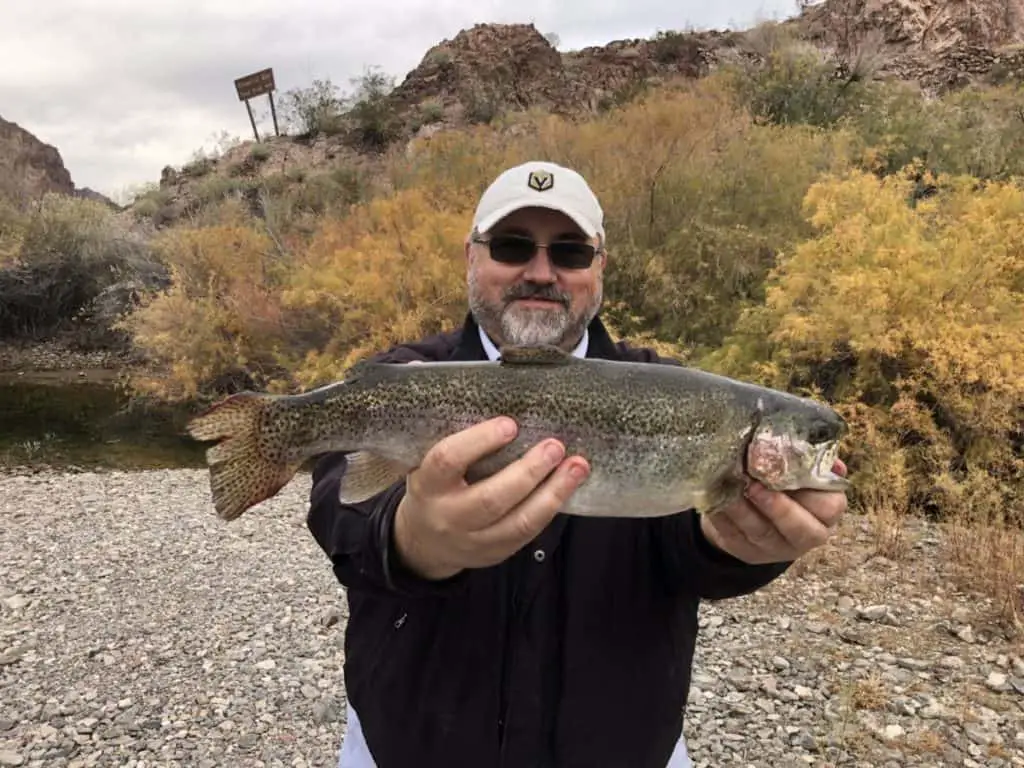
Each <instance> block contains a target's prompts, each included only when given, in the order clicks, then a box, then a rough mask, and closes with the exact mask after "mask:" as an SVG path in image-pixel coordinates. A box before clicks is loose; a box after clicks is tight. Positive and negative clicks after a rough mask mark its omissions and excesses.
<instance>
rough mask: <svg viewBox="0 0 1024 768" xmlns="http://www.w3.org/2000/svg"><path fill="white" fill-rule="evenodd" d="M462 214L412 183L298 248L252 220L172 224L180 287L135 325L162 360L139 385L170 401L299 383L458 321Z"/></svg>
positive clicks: (172, 259)
mask: <svg viewBox="0 0 1024 768" xmlns="http://www.w3.org/2000/svg"><path fill="white" fill-rule="evenodd" d="M465 215H466V212H465V211H458V212H452V211H447V210H442V209H440V208H438V207H437V206H436V204H435V203H434V202H433V201H431V200H430V199H429V197H428V196H426V195H425V194H424V193H423V192H417V191H407V192H403V193H400V194H398V195H396V196H394V197H391V198H384V199H379V200H376V201H373V202H371V203H369V204H367V205H365V206H362V207H360V208H358V209H356V210H355V211H354V212H353V213H352V214H351V215H350V216H347V217H340V218H339V217H328V218H324V219H323V220H322V222H321V225H320V227H319V228H318V230H317V231H316V232H315V234H314V236H313V237H312V239H311V241H310V242H309V244H308V247H307V248H306V250H305V252H304V253H303V254H301V256H300V257H298V258H296V259H295V260H292V259H287V258H283V257H282V254H281V253H280V251H278V250H277V248H276V247H275V244H274V242H273V241H272V240H271V239H270V238H269V237H268V236H267V235H266V234H263V233H260V232H257V231H256V230H255V229H254V228H251V227H247V226H230V227H229V226H224V227H207V228H202V229H196V230H181V231H172V232H169V233H167V234H166V235H164V236H163V237H161V238H160V239H159V240H158V241H157V246H156V247H157V248H158V250H159V252H160V253H161V254H162V256H163V258H164V259H165V260H166V261H167V262H168V264H169V265H170V268H171V270H172V273H173V277H174V282H173V286H172V287H171V288H170V289H169V290H168V291H166V292H164V293H162V294H161V295H159V296H158V297H156V298H154V299H153V300H152V301H149V302H147V303H146V305H145V306H143V307H142V308H141V309H139V310H138V311H137V312H135V313H134V314H133V315H132V316H131V318H129V320H128V321H127V323H126V326H127V327H128V328H130V330H131V332H132V335H133V338H134V340H135V343H136V345H137V346H138V347H139V348H140V349H141V350H142V351H143V352H144V353H146V354H147V355H148V356H149V357H150V358H151V359H152V360H153V361H154V362H155V363H156V364H157V370H158V371H159V373H157V374H156V375H153V376H141V377H139V378H137V379H136V381H135V387H136V388H137V390H138V391H139V392H144V393H147V394H152V395H156V396H158V397H160V398H163V399H169V400H181V399H190V398H196V397H203V396H206V395H209V394H217V393H221V392H225V391H231V390H235V389H238V388H243V387H259V388H266V389H270V390H273V391H294V390H295V389H296V388H297V387H308V386H312V385H315V384H318V383H323V382H325V381H327V380H329V379H331V378H332V377H337V376H340V375H341V374H342V373H343V371H344V369H345V368H347V367H348V366H349V365H350V364H351V363H352V362H354V361H355V360H357V359H359V358H360V357H362V356H365V355H366V354H368V353H370V352H372V351H374V350H376V349H379V348H381V347H382V346H387V345H388V344H391V343H394V342H397V341H399V340H405V339H409V338H414V337H417V336H420V335H422V334H425V333H429V332H432V331H435V330H438V329H441V328H444V327H449V326H450V325H451V324H452V323H454V322H457V321H458V320H461V317H462V313H463V312H464V311H465V309H464V307H465V299H464V295H463V283H462V281H463V279H464V261H463V259H462V255H461V251H460V248H461V242H462V238H463V237H464V235H465V232H464V226H465V224H464V220H465Z"/></svg>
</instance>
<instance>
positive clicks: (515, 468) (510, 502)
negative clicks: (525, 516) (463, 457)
mask: <svg viewBox="0 0 1024 768" xmlns="http://www.w3.org/2000/svg"><path fill="white" fill-rule="evenodd" d="M564 457H565V447H564V446H563V445H562V444H561V443H560V442H559V441H557V440H544V441H542V442H541V443H538V444H537V445H535V446H533V447H532V448H530V450H529V451H527V452H526V453H525V454H524V455H523V457H522V458H521V459H519V460H518V461H514V462H512V463H511V464H510V465H509V466H507V467H505V468H504V469H502V470H501V471H500V472H497V473H495V474H493V475H491V476H490V477H488V478H485V479H483V480H480V481H479V482H476V483H474V484H473V485H472V486H471V487H470V488H469V489H468V490H467V491H466V492H465V493H464V494H463V495H462V497H461V499H460V502H459V503H460V506H461V505H462V504H463V503H465V505H466V508H467V510H466V513H465V515H464V516H460V517H462V521H461V522H462V524H463V525H464V526H465V527H466V528H468V529H470V530H479V529H481V528H486V527H487V526H489V525H492V524H494V523H496V522H497V521H498V520H500V519H501V518H502V517H504V516H505V514H506V513H507V512H508V511H509V510H510V509H511V508H512V507H514V506H516V505H517V504H519V503H520V502H522V501H523V499H525V498H526V497H527V496H529V495H530V494H531V493H532V492H533V491H534V490H535V489H536V488H537V486H539V485H540V483H541V482H543V481H544V478H546V477H547V476H548V475H550V474H551V472H552V471H553V470H554V469H555V467H557V466H558V463H559V462H560V461H561V460H562V459H563V458H564Z"/></svg>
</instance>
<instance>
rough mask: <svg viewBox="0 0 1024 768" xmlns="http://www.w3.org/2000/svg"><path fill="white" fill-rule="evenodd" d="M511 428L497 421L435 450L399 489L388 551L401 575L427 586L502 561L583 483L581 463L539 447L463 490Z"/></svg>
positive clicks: (548, 443)
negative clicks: (394, 553) (393, 551)
mask: <svg viewBox="0 0 1024 768" xmlns="http://www.w3.org/2000/svg"><path fill="white" fill-rule="evenodd" d="M516 433H517V426H516V423H515V421H513V420H512V419H509V418H504V417H502V418H496V419H490V420H488V421H485V422H482V423H480V424H476V425H474V426H472V427H469V428H467V429H464V430H462V431H461V432H458V433H456V434H454V435H450V436H449V437H447V438H445V439H444V440H442V441H440V442H439V443H437V445H435V446H434V447H433V448H432V449H431V450H430V451H429V452H428V453H427V455H426V456H424V458H423V461H422V462H421V464H420V466H419V467H417V468H416V469H415V470H413V471H412V472H411V473H410V474H409V476H408V481H407V483H406V493H405V497H404V498H403V499H402V501H401V502H399V505H398V511H397V513H396V516H395V531H394V535H395V546H396V548H397V550H398V552H399V554H400V555H401V557H402V560H403V562H404V563H405V565H406V567H407V568H409V569H410V570H412V571H414V572H416V573H418V574H420V575H421V576H424V577H426V578H430V579H442V578H446V577H449V576H453V575H455V574H456V573H458V572H459V571H461V570H463V569H465V568H481V567H485V566H489V565H494V564H496V563H499V562H501V561H502V560H505V559H506V558H508V557H509V556H510V555H512V554H514V553H515V552H516V551H518V550H519V549H520V548H522V547H523V546H525V545H526V544H527V543H529V542H530V540H531V539H533V538H534V537H536V536H537V535H538V534H539V533H540V532H541V531H542V530H544V528H545V527H546V526H547V524H548V523H549V522H551V520H552V518H554V516H555V515H556V514H557V512H558V510H559V509H560V508H561V507H562V506H563V505H564V504H565V502H566V500H567V499H568V498H569V496H570V495H571V494H572V493H573V491H575V490H576V488H577V487H579V484H580V483H581V482H582V481H583V479H584V478H585V477H586V476H587V473H588V472H589V466H588V464H587V462H586V460H585V459H583V458H581V457H578V456H574V457H571V458H569V459H565V447H564V446H563V445H562V444H561V443H560V442H558V441H557V440H544V441H542V442H541V443H538V444H537V445H535V446H533V447H532V448H531V449H530V450H529V451H528V452H527V453H526V455H524V456H523V457H522V458H521V459H519V460H518V461H516V462H513V463H512V464H511V465H510V466H508V467H505V469H503V470H502V471H501V472H498V473H497V474H495V475H492V476H491V477H489V478H486V479H484V480H481V481H480V482H478V483H474V484H473V485H469V484H468V483H467V482H466V480H465V474H466V471H467V469H468V468H469V467H470V465H472V464H473V463H474V462H475V461H477V460H478V459H480V458H483V457H484V456H486V455H488V454H490V453H493V452H494V451H496V450H498V449H499V448H501V447H502V446H504V445H506V444H507V443H510V442H511V441H512V440H513V439H514V438H515V436H516Z"/></svg>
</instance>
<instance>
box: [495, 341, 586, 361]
mask: <svg viewBox="0 0 1024 768" xmlns="http://www.w3.org/2000/svg"><path fill="white" fill-rule="evenodd" d="M500 353H501V362H502V363H504V364H505V365H562V364H565V363H569V362H572V361H573V360H574V359H575V358H573V356H572V355H570V354H569V353H568V352H564V351H562V350H561V349H559V348H558V347H556V346H554V345H553V344H509V345H506V346H504V347H502V348H501V350H500Z"/></svg>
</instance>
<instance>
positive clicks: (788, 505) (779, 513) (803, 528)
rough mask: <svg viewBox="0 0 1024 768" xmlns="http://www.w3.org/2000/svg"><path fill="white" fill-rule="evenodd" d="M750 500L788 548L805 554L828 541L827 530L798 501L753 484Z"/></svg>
mask: <svg viewBox="0 0 1024 768" xmlns="http://www.w3.org/2000/svg"><path fill="white" fill-rule="evenodd" d="M748 494H749V498H750V500H751V502H752V503H753V505H754V507H755V508H756V509H757V511H758V512H759V513H760V514H761V515H763V516H764V519H765V520H766V521H767V522H768V523H769V524H770V525H771V526H772V528H773V529H774V530H775V531H777V533H778V535H779V537H780V538H781V539H782V540H784V541H785V542H786V543H787V544H789V545H790V546H792V547H795V548H796V549H797V550H798V551H799V552H804V551H806V550H808V549H810V548H811V547H813V546H817V545H819V544H823V543H825V542H826V541H827V540H828V536H829V530H828V527H827V526H826V525H825V524H824V523H823V522H822V521H821V520H819V519H818V518H817V517H815V516H814V515H813V514H812V513H811V512H809V511H808V510H807V509H805V508H804V507H803V505H801V504H800V503H799V502H798V501H796V500H795V499H793V498H792V497H790V496H789V495H788V494H785V493H777V492H772V491H770V490H768V489H767V488H765V487H764V486H762V485H760V484H759V483H752V484H751V487H750V489H749V490H748Z"/></svg>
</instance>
